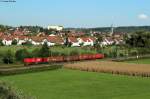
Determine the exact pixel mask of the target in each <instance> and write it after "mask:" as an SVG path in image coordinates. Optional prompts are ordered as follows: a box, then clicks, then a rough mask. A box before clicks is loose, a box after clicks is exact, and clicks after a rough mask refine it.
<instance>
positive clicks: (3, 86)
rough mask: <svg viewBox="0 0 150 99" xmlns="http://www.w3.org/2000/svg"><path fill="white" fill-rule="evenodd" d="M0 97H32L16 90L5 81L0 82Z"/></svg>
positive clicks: (25, 98)
mask: <svg viewBox="0 0 150 99" xmlns="http://www.w3.org/2000/svg"><path fill="white" fill-rule="evenodd" d="M0 99H33V98H30V97H27V96H25V95H23V94H22V93H21V92H20V91H16V90H15V89H14V88H12V87H11V86H10V85H8V84H7V83H5V82H0Z"/></svg>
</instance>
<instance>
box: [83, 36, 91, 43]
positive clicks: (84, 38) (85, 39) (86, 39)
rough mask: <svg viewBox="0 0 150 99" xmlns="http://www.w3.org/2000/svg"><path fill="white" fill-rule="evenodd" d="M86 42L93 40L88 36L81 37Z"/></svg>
mask: <svg viewBox="0 0 150 99" xmlns="http://www.w3.org/2000/svg"><path fill="white" fill-rule="evenodd" d="M81 39H82V40H83V41H84V42H91V40H90V39H89V38H87V37H82V38H81Z"/></svg>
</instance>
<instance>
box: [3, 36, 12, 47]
mask: <svg viewBox="0 0 150 99" xmlns="http://www.w3.org/2000/svg"><path fill="white" fill-rule="evenodd" d="M12 41H13V37H11V36H6V35H5V36H3V37H2V43H3V44H4V45H6V46H10V45H12Z"/></svg>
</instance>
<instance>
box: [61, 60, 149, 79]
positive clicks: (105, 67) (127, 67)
mask: <svg viewBox="0 0 150 99" xmlns="http://www.w3.org/2000/svg"><path fill="white" fill-rule="evenodd" d="M64 67H65V68H68V69H74V70H81V71H90V72H101V73H111V74H120V75H130V76H141V77H150V65H146V64H133V63H122V62H110V61H101V62H98V61H89V62H79V63H73V64H65V65H64Z"/></svg>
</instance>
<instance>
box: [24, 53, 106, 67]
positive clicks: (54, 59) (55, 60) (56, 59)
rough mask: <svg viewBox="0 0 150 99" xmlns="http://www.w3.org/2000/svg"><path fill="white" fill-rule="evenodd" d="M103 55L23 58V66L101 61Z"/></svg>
mask: <svg viewBox="0 0 150 99" xmlns="http://www.w3.org/2000/svg"><path fill="white" fill-rule="evenodd" d="M103 58H104V55H103V54H82V55H74V56H55V57H46V58H25V59H24V64H25V65H35V64H43V63H60V62H71V61H82V60H95V59H103Z"/></svg>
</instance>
